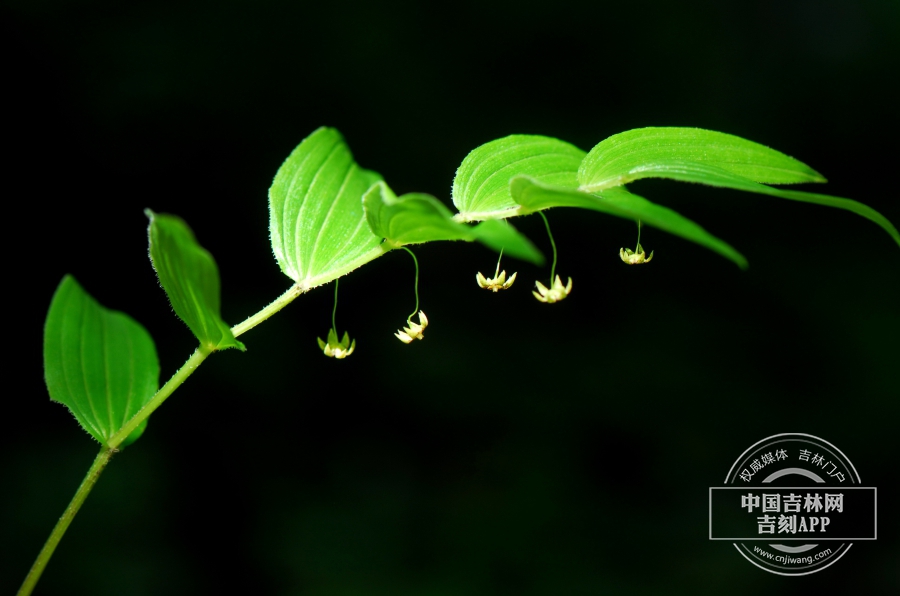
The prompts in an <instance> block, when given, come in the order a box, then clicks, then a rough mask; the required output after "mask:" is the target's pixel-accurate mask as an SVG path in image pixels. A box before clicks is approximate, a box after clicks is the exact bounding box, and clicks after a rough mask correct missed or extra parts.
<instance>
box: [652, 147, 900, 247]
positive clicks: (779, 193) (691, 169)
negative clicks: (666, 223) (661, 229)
mask: <svg viewBox="0 0 900 596" xmlns="http://www.w3.org/2000/svg"><path fill="white" fill-rule="evenodd" d="M639 177H641V178H645V177H661V178H669V179H672V180H679V181H681V182H699V183H701V184H708V185H710V186H719V187H724V188H733V189H736V190H743V191H746V192H753V193H758V194H764V195H769V196H772V197H778V198H781V199H790V200H792V201H801V202H804V203H814V204H816V205H825V206H827V207H836V208H838V209H844V210H845V211H850V212H852V213H856V214H857V215H860V216H862V217H865V218H866V219H868V220H870V221H872V222H874V223H876V224H878V225H879V226H881V228H882V229H883V230H884V231H885V232H887V233H888V234H889V235H890V236H891V238H893V239H894V242H896V243H897V244H898V245H900V233H898V232H897V228H895V227H894V225H893V224H892V223H891V222H890V221H889V220H888V219H887V218H886V217H885V216H883V215H882V214H880V213H879V212H877V211H875V210H874V209H872V208H871V207H869V206H867V205H864V204H863V203H860V202H858V201H854V200H852V199H844V198H841V197H833V196H831V195H823V194H818V193H812V192H803V191H799V190H786V189H781V188H772V187H771V186H766V185H765V184H757V183H756V182H753V181H752V180H747V179H746V178H743V177H741V176H738V175H736V174H733V173H731V172H728V171H726V170H723V169H721V168H718V167H715V166H712V165H708V164H702V163H691V162H680V163H677V162H670V163H668V164H665V165H661V164H657V165H654V166H647V167H646V169H644V170H643V171H642V172H640V176H639Z"/></svg>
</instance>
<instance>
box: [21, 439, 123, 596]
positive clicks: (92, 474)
mask: <svg viewBox="0 0 900 596" xmlns="http://www.w3.org/2000/svg"><path fill="white" fill-rule="evenodd" d="M115 452H116V450H115V449H113V448H110V447H104V448H103V449H101V450H100V453H98V454H97V457H96V458H95V459H94V463H93V464H92V465H91V468H90V469H89V470H88V473H87V475H86V476H85V477H84V480H82V481H81V486H79V487H78V490H77V491H76V492H75V496H74V497H72V501H71V502H70V503H69V506H68V507H66V510H65V511H64V512H63V514H62V517H60V518H59V521H58V522H56V526H54V528H53V531H52V532H50V536H49V537H48V538H47V542H45V543H44V548H42V549H41V552H40V553H38V556H37V559H35V561H34V565H32V566H31V571H29V572H28V575H27V576H26V577H25V581H24V582H22V587H21V588H19V593H18V596H28V595H29V594H31V591H32V590H34V586H35V585H36V584H37V582H38V580H39V579H40V578H41V574H42V573H43V572H44V568H45V567H46V566H47V563H48V562H49V561H50V557H52V556H53V551H55V550H56V546H57V545H58V544H59V541H60V540H61V539H62V537H63V534H65V533H66V530H67V529H68V527H69V524H71V523H72V520H73V519H74V518H75V514H76V513H78V510H79V509H81V504H82V503H84V500H85V499H86V498H87V496H88V495H89V494H90V492H91V489H92V488H94V485H95V484H97V479H98V478H100V473H101V472H102V471H103V468H105V467H106V464H108V463H109V460H110V458H111V457H112V456H113V454H114V453H115Z"/></svg>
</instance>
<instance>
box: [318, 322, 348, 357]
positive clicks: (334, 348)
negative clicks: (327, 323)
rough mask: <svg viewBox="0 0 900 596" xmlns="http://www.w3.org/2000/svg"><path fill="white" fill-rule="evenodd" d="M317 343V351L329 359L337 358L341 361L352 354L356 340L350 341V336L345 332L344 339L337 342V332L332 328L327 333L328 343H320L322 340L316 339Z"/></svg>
mask: <svg viewBox="0 0 900 596" xmlns="http://www.w3.org/2000/svg"><path fill="white" fill-rule="evenodd" d="M316 339H317V340H318V341H319V349H321V350H322V351H323V352H324V353H325V355H326V356H328V357H329V358H337V359H338V360H342V359H344V358H346V357H347V356H349V355H350V354H352V353H353V350H355V349H356V340H355V339H354V340H353V341H352V342H351V341H350V335H349V334H348V333H347V332H346V331H345V332H344V338H343V339H342V340H341V341H338V336H337V331H335V330H334V329H333V328H332V329H330V330H329V331H328V341H327V342H324V341H322V338H320V337H317V338H316Z"/></svg>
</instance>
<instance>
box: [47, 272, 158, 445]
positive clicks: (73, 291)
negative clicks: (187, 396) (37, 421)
mask: <svg viewBox="0 0 900 596" xmlns="http://www.w3.org/2000/svg"><path fill="white" fill-rule="evenodd" d="M44 377H45V379H46V382H47V389H48V391H49V392H50V399H52V400H53V401H56V402H59V403H61V404H63V405H65V406H66V407H68V408H69V410H70V411H71V412H72V414H74V415H75V419H76V420H78V423H79V424H81V426H82V428H84V429H85V430H86V431H87V432H88V433H90V435H91V436H92V437H94V438H95V439H97V440H98V441H100V443H103V444H104V445H106V444H107V440H108V439H109V438H110V437H112V436H113V435H114V434H116V432H118V431H119V430H120V429H121V428H122V426H123V425H124V424H125V422H127V421H128V420H130V419H131V418H132V417H133V416H134V415H135V414H136V413H137V412H138V410H140V409H141V407H143V406H144V404H146V403H147V402H148V401H150V398H152V397H153V395H154V394H155V393H156V391H157V389H158V388H159V359H158V358H157V356H156V347H155V346H154V344H153V338H151V337H150V334H149V333H147V330H146V329H144V328H143V327H142V326H141V325H140V324H139V323H137V322H136V321H135V320H134V319H132V318H131V317H129V316H128V315H126V314H124V313H121V312H118V311H114V310H109V309H106V308H104V307H102V306H100V304H99V303H98V302H97V301H96V300H94V299H93V298H92V297H91V296H90V295H89V294H88V293H87V292H85V291H84V289H83V288H82V287H81V286H80V285H79V284H78V282H77V281H75V278H74V277H72V276H71V275H67V276H66V277H64V278H63V280H62V283H60V284H59V287H58V288H57V290H56V293H55V294H54V295H53V301H52V302H51V304H50V311H49V312H48V313H47V322H46V324H45V326H44ZM144 428H146V420H145V421H144V423H142V424H141V426H139V427H138V428H137V429H135V431H134V432H132V433H131V434H130V435H129V436H128V439H126V442H125V443H123V444H122V445H126V444H128V443H131V442H133V441H134V440H135V439H136V438H137V437H139V436H140V434H141V433H142V432H143V430H144Z"/></svg>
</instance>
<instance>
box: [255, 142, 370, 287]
mask: <svg viewBox="0 0 900 596" xmlns="http://www.w3.org/2000/svg"><path fill="white" fill-rule="evenodd" d="M379 180H381V176H380V175H379V174H377V173H375V172H371V171H369V170H364V169H363V168H361V167H359V166H358V165H357V164H356V162H355V161H353V155H352V154H351V153H350V149H349V147H347V144H346V143H345V142H344V139H343V137H342V136H341V134H340V133H339V132H338V131H336V130H334V129H333V128H319V129H318V130H316V131H315V132H313V133H312V134H311V135H310V136H308V137H307V138H306V139H304V140H303V142H302V143H300V145H299V146H298V147H297V148H296V149H294V151H293V153H291V155H290V156H289V157H288V158H287V160H286V161H285V162H284V164H283V165H282V166H281V167H280V168H279V169H278V173H277V174H276V175H275V180H274V182H272V187H271V188H270V189H269V234H270V236H271V240H272V250H273V251H274V253H275V258H276V260H277V261H278V266H279V267H281V270H282V271H283V272H284V274H285V275H287V276H288V277H290V278H291V279H293V280H294V281H295V282H297V284H298V285H299V286H300V287H301V288H302V289H303V290H304V291H306V290H308V289H310V288H313V287H315V286H319V285H322V284H325V283H328V282H329V281H332V280H334V279H337V278H338V277H341V276H342V275H345V274H347V273H349V272H350V271H353V270H354V269H356V268H357V267H359V266H361V265H363V264H365V263H367V262H369V261H371V260H372V259H374V258H376V257H379V256H381V255H382V254H384V252H385V250H384V248H382V247H381V238H380V237H378V236H376V235H375V234H373V233H372V230H370V229H369V226H368V225H366V217H365V214H364V213H363V206H362V196H363V194H364V193H365V192H366V191H367V190H368V189H369V188H370V187H371V186H372V185H373V184H374V183H376V182H378V181H379Z"/></svg>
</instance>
